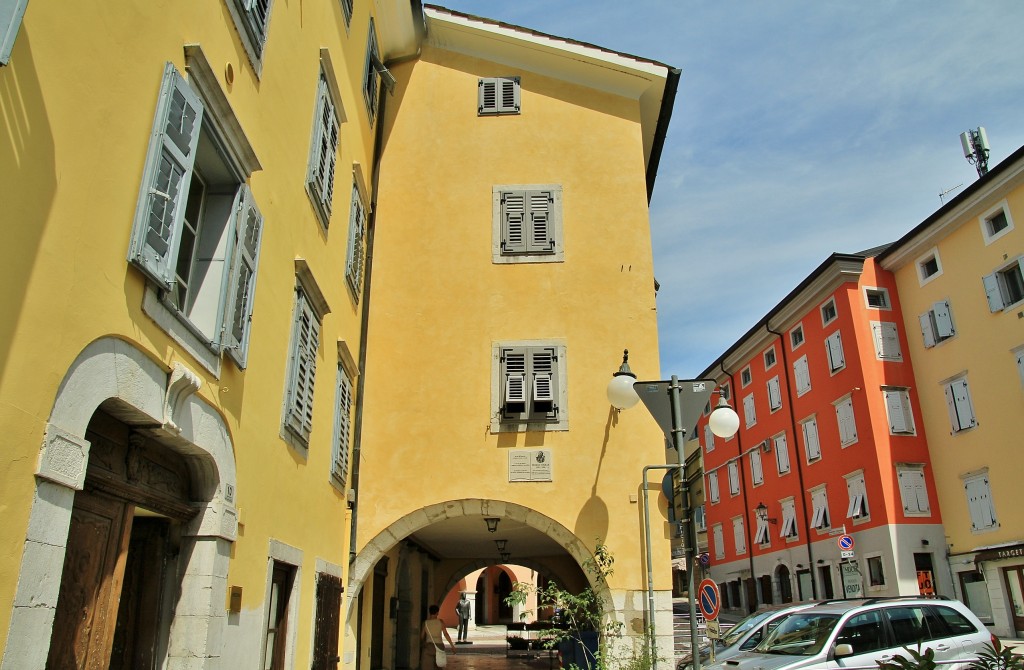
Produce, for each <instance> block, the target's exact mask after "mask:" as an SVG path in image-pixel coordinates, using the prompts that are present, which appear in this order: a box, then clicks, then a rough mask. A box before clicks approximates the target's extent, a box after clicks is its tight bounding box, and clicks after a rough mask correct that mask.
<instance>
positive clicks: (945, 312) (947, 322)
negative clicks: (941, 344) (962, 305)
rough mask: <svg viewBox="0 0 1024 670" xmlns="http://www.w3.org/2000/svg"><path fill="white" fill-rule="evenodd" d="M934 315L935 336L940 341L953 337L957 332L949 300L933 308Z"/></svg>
mask: <svg viewBox="0 0 1024 670" xmlns="http://www.w3.org/2000/svg"><path fill="white" fill-rule="evenodd" d="M932 313H933V314H934V318H935V334H936V335H937V336H938V339H940V340H944V339H946V338H947V337H953V334H954V333H955V332H956V331H955V330H954V329H953V315H952V312H951V311H950V309H949V301H948V300H940V301H939V302H937V303H935V304H934V305H933V306H932Z"/></svg>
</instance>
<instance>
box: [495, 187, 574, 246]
mask: <svg viewBox="0 0 1024 670" xmlns="http://www.w3.org/2000/svg"><path fill="white" fill-rule="evenodd" d="M517 194H522V196H523V198H524V199H525V202H524V204H523V206H524V207H525V208H527V209H529V203H530V201H531V197H540V196H541V195H543V194H547V197H548V202H549V203H550V204H549V206H548V207H549V208H548V210H547V212H546V213H547V215H548V217H549V219H548V221H547V233H548V237H549V240H550V241H551V242H552V243H553V247H552V248H551V250H550V251H545V250H542V249H540V248H533V247H531V246H530V245H529V244H526V246H523V247H522V248H518V247H517V248H515V249H512V250H506V247H507V246H508V245H506V244H505V236H506V232H505V231H506V225H505V218H506V212H505V205H504V203H505V200H506V197H507V196H511V195H517ZM523 216H524V221H523V226H524V231H523V233H522V234H523V235H524V236H525V237H529V236H530V235H531V233H532V229H531V228H530V222H528V221H526V220H525V218H526V217H527V216H530V217H532V214H530V213H529V212H524V215H523ZM524 244H525V243H524ZM564 261H565V244H564V239H563V232H562V186H561V184H498V185H495V186H492V187H491V262H492V263H495V264H512V263H561V262H564Z"/></svg>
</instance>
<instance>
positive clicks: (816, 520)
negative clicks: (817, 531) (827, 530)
mask: <svg viewBox="0 0 1024 670" xmlns="http://www.w3.org/2000/svg"><path fill="white" fill-rule="evenodd" d="M813 504H814V514H813V516H812V517H811V528H820V527H821V524H822V518H823V517H824V515H825V508H824V507H822V506H821V505H819V504H818V500H817V498H815V499H814V500H813Z"/></svg>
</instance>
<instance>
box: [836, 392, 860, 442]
mask: <svg viewBox="0 0 1024 670" xmlns="http://www.w3.org/2000/svg"><path fill="white" fill-rule="evenodd" d="M836 420H837V421H838V422H839V442H840V443H841V444H843V445H847V444H851V443H853V442H856V441H857V423H856V421H855V419H854V418H853V399H852V398H847V399H846V400H844V401H843V402H841V403H839V404H838V405H836Z"/></svg>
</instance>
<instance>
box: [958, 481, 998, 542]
mask: <svg viewBox="0 0 1024 670" xmlns="http://www.w3.org/2000/svg"><path fill="white" fill-rule="evenodd" d="M961 479H962V480H963V482H964V493H965V494H966V496H967V509H968V511H970V514H971V530H972V531H973V532H979V531H986V530H991V529H993V528H997V527H998V526H999V521H998V519H997V518H996V508H995V504H994V503H993V501H992V489H991V488H990V487H989V482H988V468H985V469H983V470H981V471H980V472H971V473H968V474H966V475H962V476H961Z"/></svg>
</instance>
